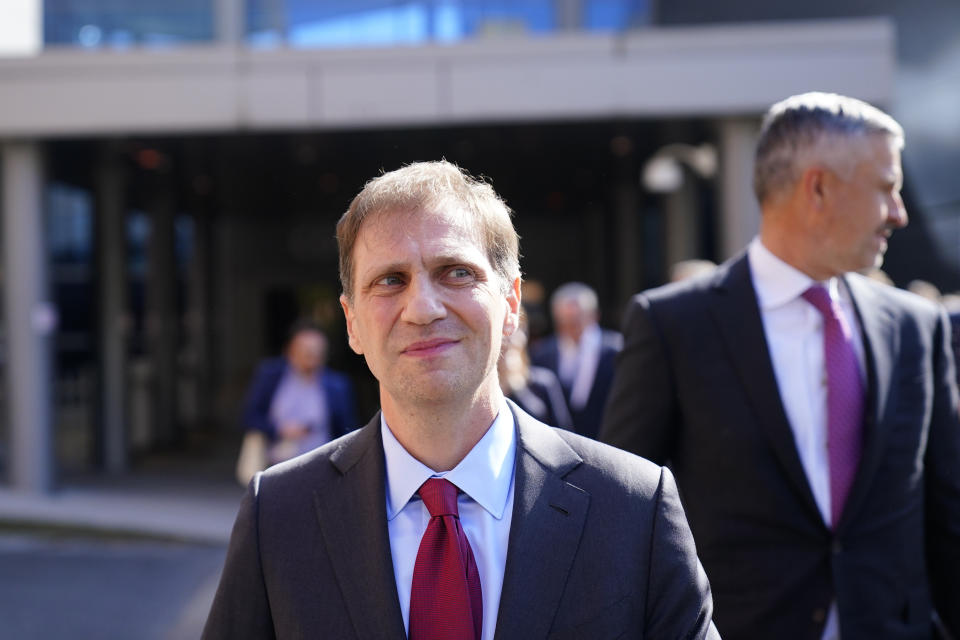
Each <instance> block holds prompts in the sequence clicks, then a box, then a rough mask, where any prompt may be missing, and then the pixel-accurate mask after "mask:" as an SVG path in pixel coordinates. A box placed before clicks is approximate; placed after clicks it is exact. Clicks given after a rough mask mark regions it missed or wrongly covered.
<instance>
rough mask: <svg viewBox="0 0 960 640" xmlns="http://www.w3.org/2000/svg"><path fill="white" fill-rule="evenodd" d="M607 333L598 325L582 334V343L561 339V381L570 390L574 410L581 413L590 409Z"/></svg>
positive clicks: (559, 367) (586, 329)
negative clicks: (604, 333) (588, 405)
mask: <svg viewBox="0 0 960 640" xmlns="http://www.w3.org/2000/svg"><path fill="white" fill-rule="evenodd" d="M602 342H603V331H602V330H601V329H600V325H598V324H596V323H594V324H591V325H590V326H588V327H586V328H585V329H584V330H583V333H582V334H581V335H580V341H579V342H574V341H573V340H570V339H569V338H564V337H558V339H557V350H558V351H559V354H558V359H559V363H558V367H557V368H558V369H559V370H560V375H559V376H558V377H559V378H560V380H561V381H562V382H563V383H564V384H565V385H566V386H567V387H568V388H569V389H570V399H569V403H570V408H571V409H573V410H575V411H579V410H580V409H583V408H584V407H585V406H587V401H588V400H589V399H590V391H591V390H592V389H593V381H594V379H595V378H596V377H597V366H598V365H599V364H600V347H601V343H602Z"/></svg>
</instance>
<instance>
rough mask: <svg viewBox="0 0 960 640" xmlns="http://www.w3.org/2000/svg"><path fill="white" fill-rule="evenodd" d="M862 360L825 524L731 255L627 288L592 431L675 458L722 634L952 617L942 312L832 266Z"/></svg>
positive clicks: (958, 627) (950, 412) (791, 634)
mask: <svg viewBox="0 0 960 640" xmlns="http://www.w3.org/2000/svg"><path fill="white" fill-rule="evenodd" d="M844 280H845V282H846V284H847V287H848V289H849V291H850V294H851V297H852V299H853V303H854V305H855V307H856V311H857V314H858V318H859V321H860V326H861V328H862V335H863V343H864V348H865V352H866V360H867V372H868V374H867V375H868V381H867V393H868V397H867V405H866V406H867V410H866V413H867V415H866V418H865V426H864V429H865V443H864V451H863V454H862V458H861V463H860V467H859V470H858V473H857V476H856V478H855V481H854V484H853V487H852V489H851V493H850V496H849V498H848V500H847V503H846V507H845V509H844V513H843V515H842V517H841V519H840V522H839V523H838V526H837V529H836V531H835V532H833V531H831V530H830V529H829V528H828V527H827V526H826V525H825V524H824V522H823V519H822V517H821V515H820V512H819V510H818V509H817V505H816V502H815V500H814V498H813V494H812V492H811V490H810V487H809V484H808V482H807V479H806V475H805V473H804V470H803V467H802V466H801V462H800V457H799V454H798V453H797V450H796V446H795V445H794V439H793V432H792V430H791V428H790V424H789V423H788V421H787V416H786V412H785V410H784V408H783V404H782V402H781V400H780V394H779V389H778V387H777V382H776V379H775V376H774V371H773V365H772V364H771V360H770V355H769V352H768V348H767V343H766V338H765V335H764V330H763V325H762V320H761V316H760V311H759V308H758V305H757V299H756V294H755V292H754V288H753V284H752V281H751V277H750V270H749V265H748V263H747V258H746V256H745V255H741V256H740V257H738V258H736V259H733V260H731V261H729V262H727V263H725V264H723V265H721V266H720V267H719V268H718V269H717V270H716V271H715V272H714V273H712V274H710V275H708V276H707V277H703V278H700V279H698V280H695V281H692V282H684V283H680V284H679V285H672V286H666V287H662V288H660V289H656V290H653V291H650V292H647V293H644V294H640V295H638V296H636V297H635V298H634V299H633V301H632V303H631V306H630V309H629V311H628V312H627V315H626V321H625V345H624V351H623V353H622V356H621V358H620V360H619V363H618V369H617V374H616V379H615V382H614V388H613V391H612V392H611V396H610V403H609V405H608V409H607V418H606V422H605V424H604V430H603V432H602V436H601V437H602V439H603V440H604V441H606V442H609V443H611V444H614V445H616V446H618V447H622V448H624V449H626V450H628V451H632V452H635V453H638V454H640V455H642V456H645V457H648V458H649V459H651V460H653V461H655V462H657V463H660V464H665V463H667V462H668V461H671V463H672V468H673V471H674V473H675V474H676V477H677V483H678V485H679V488H680V492H681V496H682V498H683V500H684V505H685V507H686V510H687V515H688V518H689V521H690V527H691V529H692V530H693V534H694V539H695V540H696V543H697V547H698V550H699V552H700V557H701V559H702V561H703V565H704V567H705V568H706V570H707V575H708V576H709V577H710V582H711V585H712V587H713V594H714V599H715V603H716V615H715V620H716V623H717V627H718V628H719V629H720V631H721V632H722V633H723V635H724V638H727V640H730V639H734V640H736V639H738V638H744V639H748V638H749V639H752V638H778V639H792V638H798V639H799V638H803V639H810V640H819V638H820V635H821V633H822V629H823V623H824V619H825V613H826V611H827V608H828V607H829V605H830V603H831V601H833V600H834V599H836V601H837V605H838V610H839V620H840V628H841V635H842V637H843V638H844V640H858V639H860V638H883V639H885V640H886V639H894V638H917V639H919V638H929V637H930V617H931V604H934V605H936V607H937V608H938V610H939V612H940V615H941V616H942V617H943V618H944V620H945V621H946V622H947V624H948V626H949V627H950V629H952V631H953V633H954V634H955V635H956V634H958V633H960V422H958V417H957V409H956V405H957V396H956V391H955V388H954V387H953V364H952V357H951V355H950V353H949V342H948V336H949V331H948V329H947V323H946V318H945V315H944V314H943V312H942V310H940V309H938V308H937V307H936V306H935V305H933V304H931V303H929V302H927V301H925V300H922V299H921V298H919V297H917V296H914V295H911V294H908V293H905V292H903V291H900V290H897V289H894V288H892V287H888V286H885V285H881V284H878V283H875V282H873V281H871V280H867V279H866V278H863V277H861V276H858V275H853V274H851V275H848V276H846V277H845V278H844Z"/></svg>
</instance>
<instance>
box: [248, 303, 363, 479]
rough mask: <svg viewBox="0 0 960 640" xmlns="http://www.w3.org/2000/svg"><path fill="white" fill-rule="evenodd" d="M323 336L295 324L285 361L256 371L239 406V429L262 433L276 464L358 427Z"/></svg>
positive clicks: (346, 384) (347, 386) (349, 392)
mask: <svg viewBox="0 0 960 640" xmlns="http://www.w3.org/2000/svg"><path fill="white" fill-rule="evenodd" d="M326 360H327V337H326V335H324V333H323V332H322V331H321V330H320V329H319V328H318V327H316V326H315V325H313V324H311V323H307V322H303V323H298V324H296V325H295V326H294V327H293V328H292V329H291V331H290V338H289V340H288V342H287V346H286V349H285V350H284V355H283V357H280V358H270V359H268V360H265V361H264V362H262V363H261V364H260V366H259V367H258V368H257V371H256V373H255V374H254V377H253V381H252V382H251V383H250V386H249V388H248V390H247V395H246V398H245V400H244V403H243V418H242V422H243V426H244V428H245V429H248V430H256V431H259V432H261V433H263V434H264V436H265V437H266V440H267V443H268V450H267V462H268V464H275V463H277V462H282V461H283V460H287V459H289V458H292V457H294V456H297V455H300V454H301V453H305V452H307V451H310V450H311V449H315V448H316V447H319V446H320V445H323V444H326V443H327V442H329V441H330V440H333V439H334V438H338V437H340V436H342V435H343V434H345V433H347V432H348V431H350V430H351V429H354V428H355V427H356V426H357V423H356V414H355V409H354V406H355V400H354V395H353V385H352V384H351V382H350V379H349V378H348V377H347V376H346V375H344V374H342V373H339V372H337V371H334V370H332V369H329V368H327V367H326Z"/></svg>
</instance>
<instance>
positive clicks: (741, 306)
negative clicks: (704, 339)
mask: <svg viewBox="0 0 960 640" xmlns="http://www.w3.org/2000/svg"><path fill="white" fill-rule="evenodd" d="M711 294H712V295H713V296H715V300H714V302H713V304H711V305H710V306H709V308H710V311H711V313H712V314H713V317H714V320H715V321H716V323H717V326H718V327H719V330H720V334H721V335H722V336H723V338H724V342H725V344H726V347H727V353H728V355H729V358H730V360H731V361H732V362H733V364H734V368H735V369H736V371H737V373H738V375H739V377H740V382H741V384H742V385H743V388H744V391H745V393H746V395H747V398H748V401H749V403H750V405H751V407H752V408H753V410H754V413H755V414H756V416H757V425H758V427H759V430H760V431H761V432H762V434H763V436H764V437H766V438H767V439H768V440H769V442H770V445H771V447H772V448H773V451H774V454H775V455H776V458H777V460H778V462H779V464H780V466H781V467H782V468H783V471H784V473H785V474H786V476H787V477H788V478H789V479H790V481H791V483H792V484H793V485H794V488H795V489H796V492H797V495H798V496H799V497H800V500H801V502H802V503H803V504H804V505H805V506H806V507H807V508H808V510H809V511H810V512H811V514H812V515H814V516H815V517H816V518H817V519H818V520H821V516H820V511H819V509H818V508H817V503H816V500H814V497H813V492H812V491H811V490H810V483H809V482H808V481H807V476H806V473H805V472H804V470H803V465H802V464H801V462H800V455H799V454H798V453H797V447H796V444H795V442H794V437H793V430H792V429H791V428H790V422H789V420H788V419H787V414H786V410H785V409H784V408H783V401H782V400H781V399H780V389H779V387H778V386H777V378H776V374H775V373H774V371H773V364H772V361H771V359H770V351H769V349H768V347H767V340H766V334H765V332H764V329H763V320H762V319H761V316H760V308H759V307H758V306H757V295H756V292H755V291H754V289H753V281H752V278H751V276H750V266H749V263H748V261H747V256H746V254H741V255H740V256H739V257H738V258H735V259H733V260H731V261H729V262H727V263H725V264H724V265H722V266H721V267H720V268H718V270H717V273H716V276H715V278H714V281H713V286H712V288H711Z"/></svg>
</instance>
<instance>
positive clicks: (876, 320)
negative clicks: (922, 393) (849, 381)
mask: <svg viewBox="0 0 960 640" xmlns="http://www.w3.org/2000/svg"><path fill="white" fill-rule="evenodd" d="M843 282H844V284H846V286H847V290H848V291H849V292H850V298H851V299H852V301H853V307H854V310H855V312H856V315H857V320H858V321H859V323H860V330H861V335H862V337H863V353H864V359H865V360H866V368H867V371H866V374H867V389H866V393H867V397H866V399H865V404H864V407H865V415H864V418H863V451H862V453H861V456H860V466H859V467H858V469H857V474H856V476H855V477H854V480H853V486H852V487H850V494H849V496H848V497H847V502H846V504H845V505H844V508H843V514H842V515H841V516H840V522H839V524H838V527H837V529H838V530H842V529H843V528H844V526H845V525H846V523H847V522H849V521H850V518H851V517H852V515H853V514H854V513H855V512H856V510H857V508H858V506H859V505H860V503H861V502H862V501H863V498H864V496H865V495H866V490H867V488H868V487H870V486H871V485H872V484H873V476H874V475H876V472H877V469H878V467H879V465H880V459H881V458H882V453H883V448H884V444H885V442H886V437H887V429H886V422H885V421H884V419H883V417H884V415H885V413H886V411H887V407H888V405H889V401H890V396H889V390H890V389H891V388H892V386H891V378H892V376H893V369H894V361H895V355H896V353H897V351H898V349H899V340H898V332H897V330H896V328H897V325H896V322H895V321H894V319H893V317H892V316H891V315H890V312H889V310H888V308H887V307H886V306H885V305H884V304H883V301H882V300H881V299H880V298H879V297H878V296H877V294H876V292H875V291H873V290H872V289H871V288H870V286H868V284H867V283H866V282H864V281H863V279H862V278H861V277H860V276H857V275H848V276H846V277H844V278H843Z"/></svg>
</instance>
